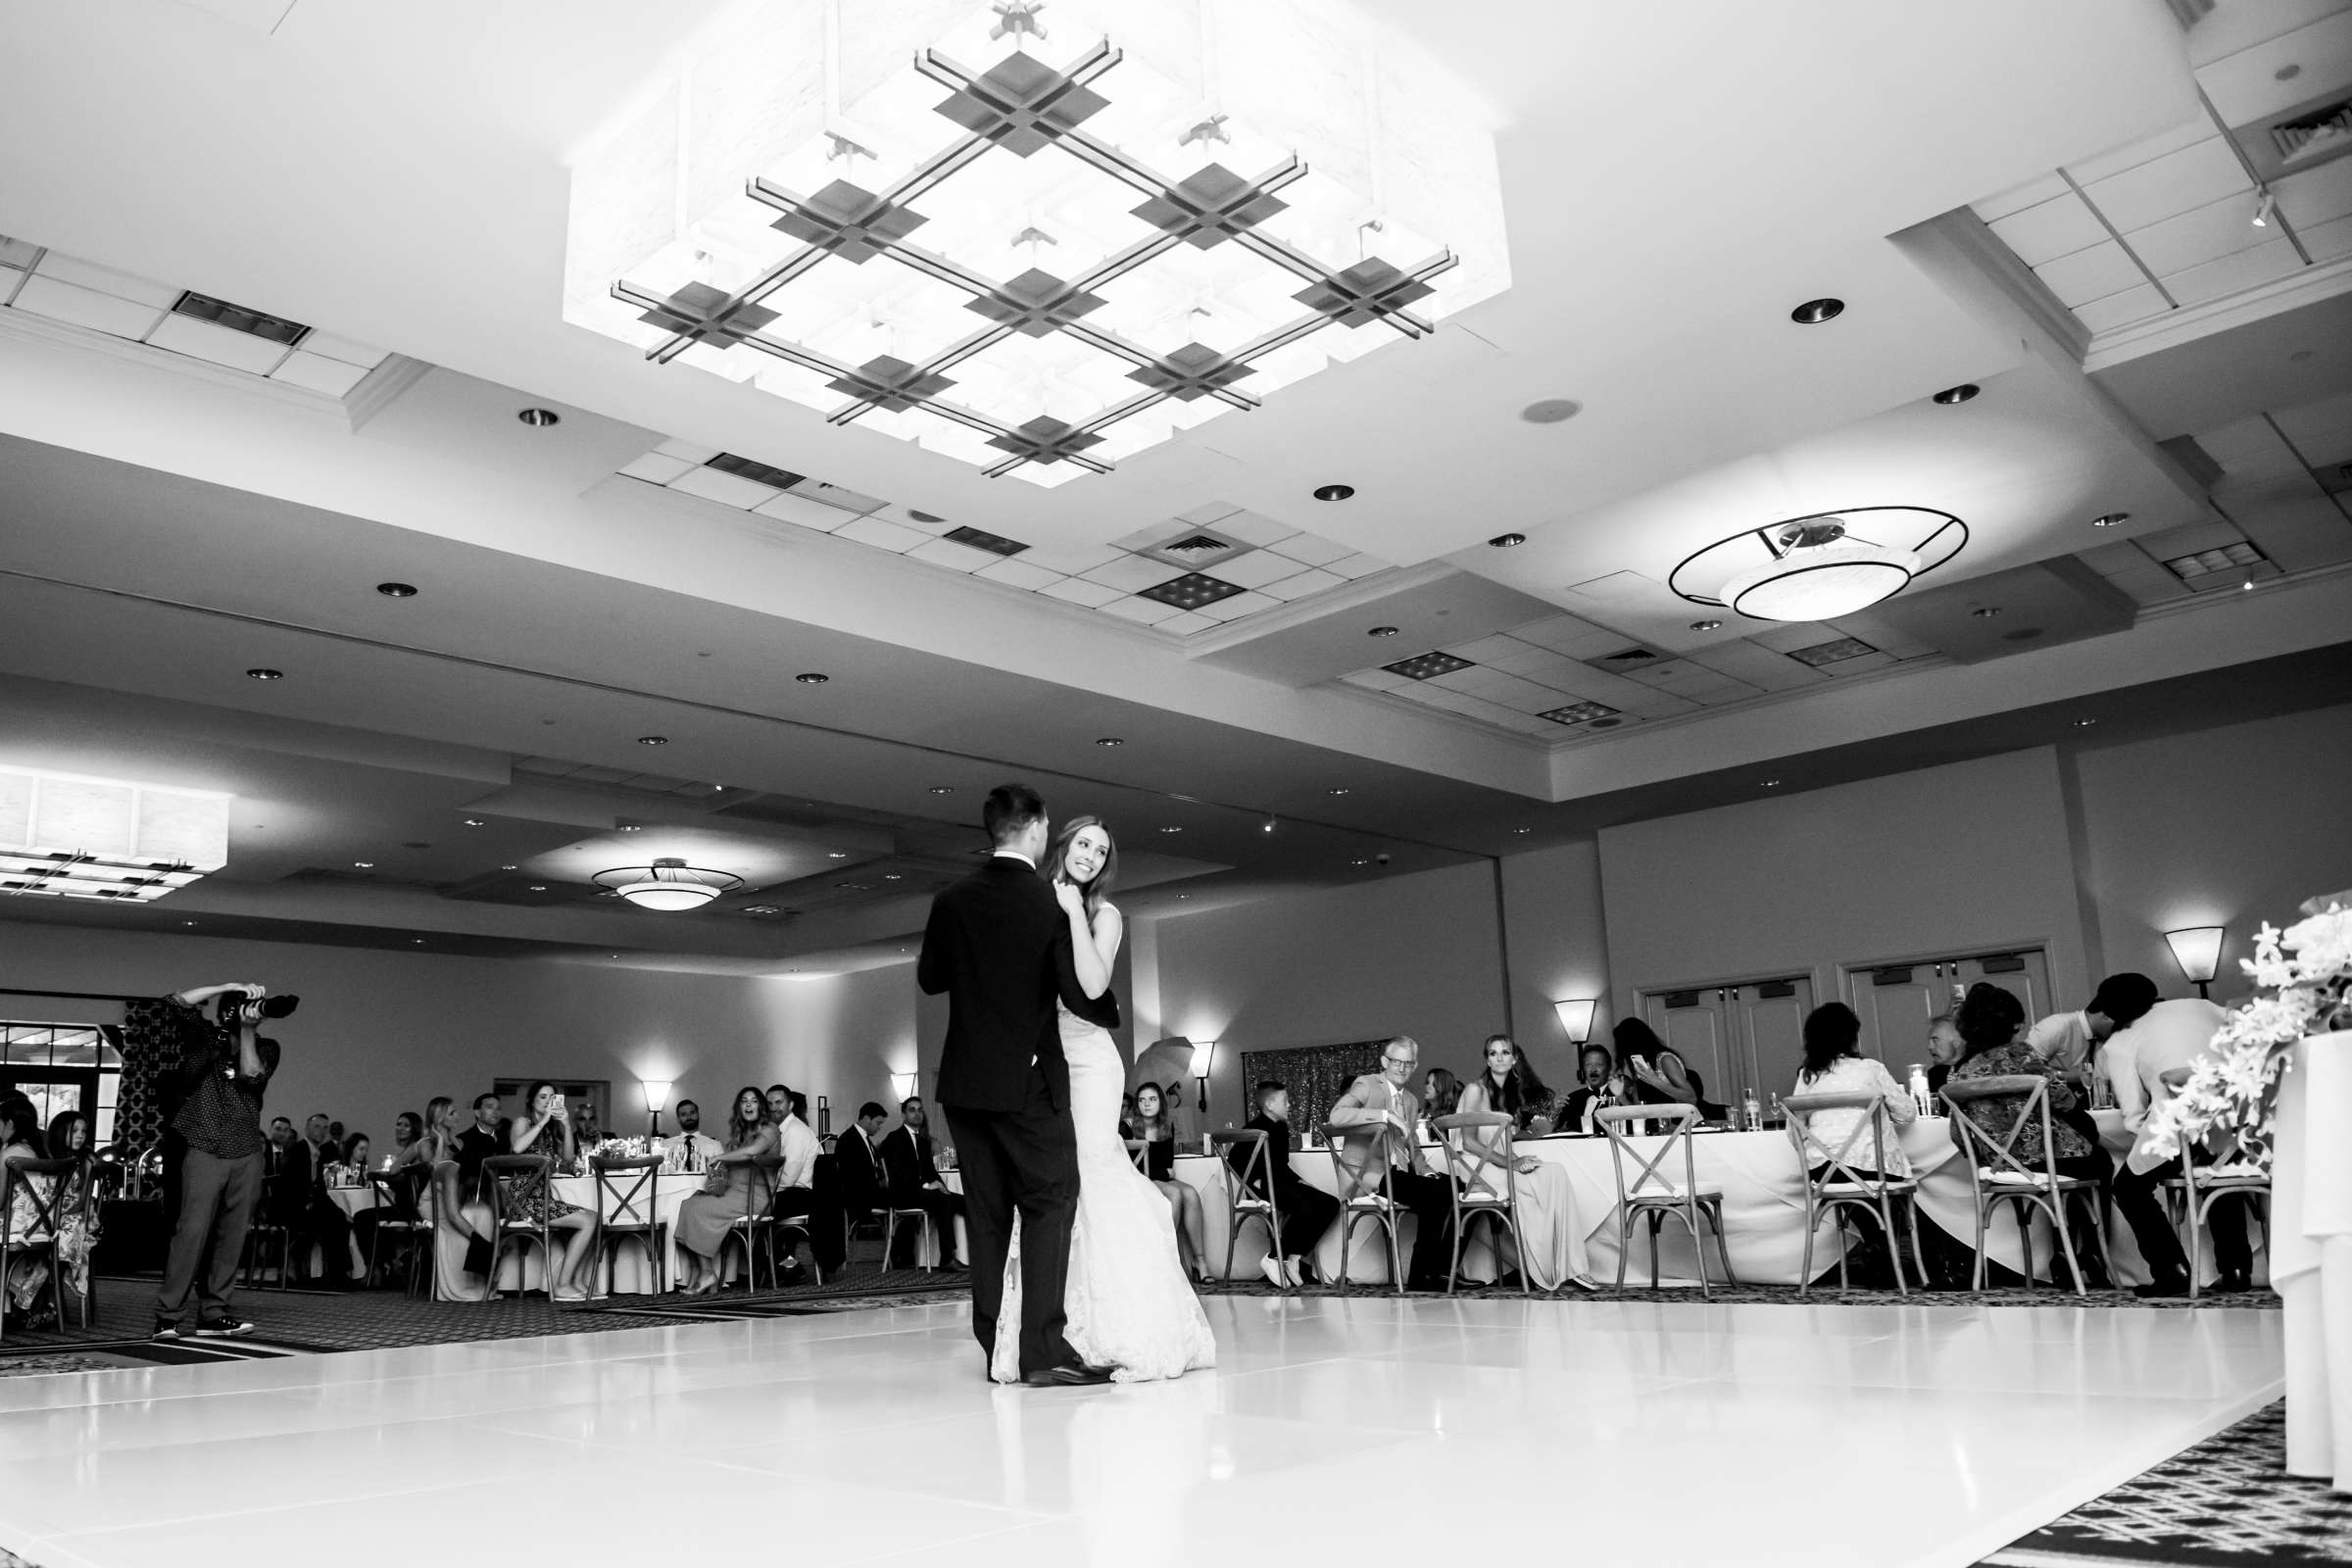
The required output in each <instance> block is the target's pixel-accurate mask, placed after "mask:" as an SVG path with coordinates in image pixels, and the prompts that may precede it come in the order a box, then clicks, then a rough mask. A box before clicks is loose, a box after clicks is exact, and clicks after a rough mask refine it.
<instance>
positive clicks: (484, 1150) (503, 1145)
mask: <svg viewBox="0 0 2352 1568" xmlns="http://www.w3.org/2000/svg"><path fill="white" fill-rule="evenodd" d="M505 1152H507V1129H506V1128H505V1127H503V1126H501V1125H500V1124H499V1115H498V1097H497V1096H496V1095H476V1096H474V1097H473V1120H472V1121H471V1123H470V1124H468V1125H467V1126H466V1129H465V1130H464V1131H463V1132H460V1133H459V1134H458V1139H457V1161H458V1190H459V1191H460V1192H461V1193H463V1194H464V1195H465V1199H466V1202H468V1203H471V1202H477V1201H486V1200H487V1198H488V1197H489V1195H488V1194H487V1193H485V1192H483V1191H482V1161H483V1160H485V1159H487V1158H489V1157H490V1156H491V1155H492V1154H503V1153H505Z"/></svg>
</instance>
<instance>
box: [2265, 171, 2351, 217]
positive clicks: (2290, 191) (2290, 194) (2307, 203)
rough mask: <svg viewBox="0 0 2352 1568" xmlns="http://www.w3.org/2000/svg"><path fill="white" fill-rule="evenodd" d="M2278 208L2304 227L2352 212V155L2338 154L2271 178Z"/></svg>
mask: <svg viewBox="0 0 2352 1568" xmlns="http://www.w3.org/2000/svg"><path fill="white" fill-rule="evenodd" d="M2271 194H2273V195H2274V196H2277V197H2278V210H2279V211H2280V212H2282V213H2284V214H2286V221H2288V222H2290V223H2292V224H2294V225H2295V227H2296V228H2297V229H2301V228H2303V227H2305V226H2306V225H2308V224H2311V223H2325V222H2327V221H2329V220H2330V219H2336V218H2343V217H2346V216H2352V158H2338V159H2335V160H2333V161H2332V162H2330V163H2325V164H2322V165H2321V166H2320V167H2319V168H2317V169H2306V170H2304V171H2303V172H2300V173H2295V174H2288V175H2286V176H2284V177H2283V178H2279V179H2275V180H2273V181H2271Z"/></svg>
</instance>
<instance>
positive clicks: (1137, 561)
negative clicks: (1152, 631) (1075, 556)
mask: <svg viewBox="0 0 2352 1568" xmlns="http://www.w3.org/2000/svg"><path fill="white" fill-rule="evenodd" d="M1079 575H1080V576H1082V577H1084V578H1085V579H1086V580H1087V581H1088V582H1099V583H1103V584H1104V585H1106V586H1108V587H1112V588H1116V589H1118V590H1119V591H1121V592H1122V593H1130V594H1131V593H1134V592H1135V591H1136V590H1137V589H1139V588H1152V587H1156V586H1157V585H1158V584H1160V583H1163V582H1166V581H1168V580H1169V579H1170V578H1173V577H1181V576H1183V575H1184V573H1183V572H1181V571H1179V570H1177V569H1176V568H1175V567H1174V566H1171V565H1169V564H1167V563H1166V562H1164V561H1148V560H1146V559H1145V558H1144V557H1142V556H1122V557H1120V558H1119V559H1118V560H1117V561H1112V562H1107V563H1105V564H1103V565H1100V566H1093V567H1090V568H1088V569H1087V570H1085V571H1083V572H1080V573H1079ZM1169 608H1170V609H1174V608H1175V607H1174V606H1172V605H1171V606H1170V607H1169Z"/></svg>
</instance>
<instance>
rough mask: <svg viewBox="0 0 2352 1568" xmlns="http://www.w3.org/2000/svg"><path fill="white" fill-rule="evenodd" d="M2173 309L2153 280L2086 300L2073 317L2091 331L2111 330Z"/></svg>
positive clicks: (2077, 307) (2076, 309)
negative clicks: (2105, 295)
mask: <svg viewBox="0 0 2352 1568" xmlns="http://www.w3.org/2000/svg"><path fill="white" fill-rule="evenodd" d="M2171 309H2172V306H2170V305H2168V304H2166V303H2165V298H2164V296H2163V295H2162V294H2159V293H2157V292H2156V285H2155V284H2153V283H2140V284H2138V285H2137V286H2135V287H2132V288H2128V289H2124V290H2122V291H2120V292H2118V293H2114V294H2110V295H2108V296H2107V297H2106V298H2105V299H2097V300H2088V301H2085V302H2084V303H2082V304H2081V305H2078V306H2076V307H2075V319H2076V320H2078V321H2081V322H2082V325H2083V326H2084V327H2085V328H2086V329H2088V330H2090V331H2092V332H2112V331H2114V330H2115V329H2116V328H2117V327H2119V326H2128V325H2130V324H2131V322H2133V321H2144V320H2146V319H2148V318H2149V317H2151V316H2162V315H2163V314H2164V313H2165V312H2167V311H2169V310H2171Z"/></svg>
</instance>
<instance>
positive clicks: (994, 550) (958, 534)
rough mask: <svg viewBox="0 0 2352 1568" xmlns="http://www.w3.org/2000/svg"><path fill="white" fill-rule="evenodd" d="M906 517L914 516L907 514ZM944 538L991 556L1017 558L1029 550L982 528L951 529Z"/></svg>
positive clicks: (1017, 542) (1018, 543)
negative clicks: (985, 552) (983, 551)
mask: <svg viewBox="0 0 2352 1568" xmlns="http://www.w3.org/2000/svg"><path fill="white" fill-rule="evenodd" d="M907 515H908V516H912V515H914V514H912V513H908V514H907ZM945 537H946V538H947V539H948V541H949V542H950V543H952V544H959V545H970V546H971V547H972V548H973V549H974V550H985V551H987V552H988V553H989V554H990V555H992V556H1017V555H1019V554H1020V553H1021V552H1022V551H1024V550H1026V549H1028V548H1029V547H1028V546H1027V545H1025V544H1023V543H1021V542H1020V541H1019V540H1018V539H1007V538H1005V536H1004V535H1003V534H1001V533H990V532H988V531H987V530H986V529H984V528H951V529H949V530H948V532H947V534H946V536H945Z"/></svg>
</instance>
